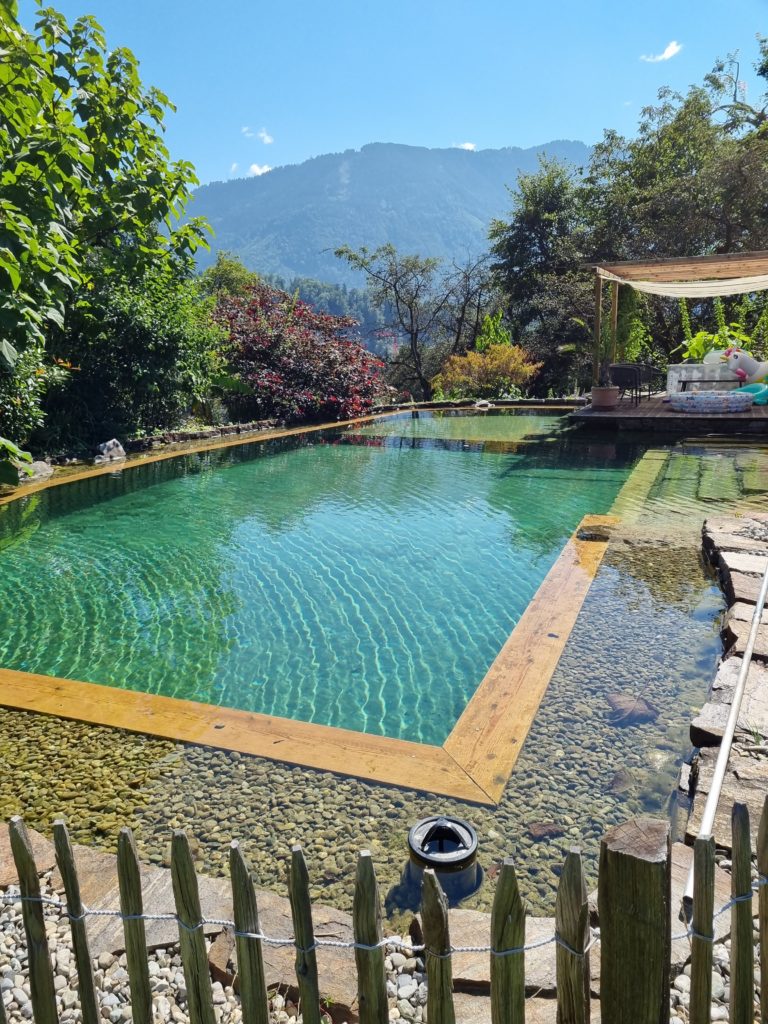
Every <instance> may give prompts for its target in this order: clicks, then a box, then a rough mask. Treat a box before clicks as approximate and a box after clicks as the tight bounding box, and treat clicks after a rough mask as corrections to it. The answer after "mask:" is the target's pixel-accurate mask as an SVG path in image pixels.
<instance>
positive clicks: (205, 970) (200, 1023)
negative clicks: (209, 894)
mask: <svg viewBox="0 0 768 1024" xmlns="http://www.w3.org/2000/svg"><path fill="white" fill-rule="evenodd" d="M171 881H172V882H173V899H174V902H175V904H176V914H177V916H178V919H179V945H180V946H181V962H182V965H183V967H184V978H185V980H186V983H187V1003H188V1004H189V1020H190V1024H216V1017H215V1015H214V1012H213V992H212V991H211V975H210V970H209V967H208V954H207V953H206V950H205V936H204V934H203V928H202V924H201V922H202V920H203V913H202V910H201V909H200V894H199V892H198V888H197V875H196V874H195V865H194V863H193V861H192V854H191V853H190V852H189V843H188V841H187V837H186V835H185V833H184V832H182V831H181V830H180V829H176V830H175V831H174V833H173V839H172V840H171Z"/></svg>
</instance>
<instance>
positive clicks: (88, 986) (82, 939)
mask: <svg viewBox="0 0 768 1024" xmlns="http://www.w3.org/2000/svg"><path fill="white" fill-rule="evenodd" d="M53 842H54V846H55V848H56V863H57V864H58V866H59V871H60V873H61V878H62V881H63V883H64V892H65V894H66V898H67V910H68V912H69V927H70V931H71V933H72V949H73V950H74V953H75V963H76V965H77V990H78V993H79V995H80V1012H81V1013H82V1019H83V1024H101V1018H100V1017H99V1001H98V999H97V998H96V985H95V983H94V980H93V965H92V963H91V951H90V948H89V946H88V932H87V930H86V927H85V918H84V917H83V901H82V900H81V899H80V882H79V880H78V877H77V869H76V867H75V855H74V854H73V852H72V844H71V843H70V841H69V833H68V832H67V826H66V825H65V823H64V822H63V821H62V820H61V819H60V818H57V819H56V821H54V823H53Z"/></svg>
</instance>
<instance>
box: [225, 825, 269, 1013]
mask: <svg viewBox="0 0 768 1024" xmlns="http://www.w3.org/2000/svg"><path fill="white" fill-rule="evenodd" d="M229 877H230V881H231V882H232V905H233V907H234V916H235V933H236V934H235V943H236V945H237V977H238V980H239V987H240V1002H241V1006H242V1011H243V1024H269V1003H268V999H267V985H266V982H265V979H264V955H263V952H262V946H261V939H250V938H246V936H245V935H242V934H237V933H238V932H251V933H252V934H254V935H258V934H260V931H261V929H260V927H259V910H258V906H257V904H256V892H255V890H254V887H253V881H252V880H251V873H250V871H249V870H248V865H247V864H246V863H245V860H244V858H243V854H242V852H241V850H240V844H239V843H238V842H237V841H236V840H233V841H232V843H230V847H229Z"/></svg>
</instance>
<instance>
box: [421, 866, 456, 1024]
mask: <svg viewBox="0 0 768 1024" xmlns="http://www.w3.org/2000/svg"><path fill="white" fill-rule="evenodd" d="M421 921H422V924H423V926H424V946H425V949H424V959H425V961H426V966H427V1020H428V1021H429V1024H456V1015H455V1013H454V1010H453V971H452V969H451V936H450V932H449V930H448V900H447V899H446V898H445V893H444V892H443V890H442V889H441V888H440V883H439V882H438V880H437V876H436V875H435V872H434V871H433V870H432V868H425V870H424V876H423V881H422V884H421Z"/></svg>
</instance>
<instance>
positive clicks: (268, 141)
mask: <svg viewBox="0 0 768 1024" xmlns="http://www.w3.org/2000/svg"><path fill="white" fill-rule="evenodd" d="M258 136H259V138H260V139H261V141H262V142H263V143H264V145H265V146H271V145H272V143H273V142H274V141H275V140H274V139H273V138H272V136H271V135H270V134H269V132H268V131H267V129H266V128H260V129H259V131H258Z"/></svg>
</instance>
